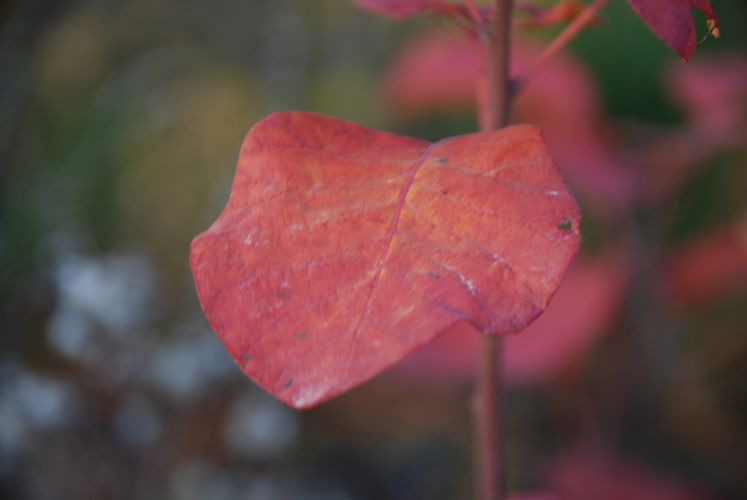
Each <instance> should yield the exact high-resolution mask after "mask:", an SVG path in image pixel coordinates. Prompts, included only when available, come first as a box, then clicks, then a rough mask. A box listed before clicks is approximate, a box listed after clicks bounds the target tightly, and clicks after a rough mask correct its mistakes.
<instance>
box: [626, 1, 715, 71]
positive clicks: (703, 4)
mask: <svg viewBox="0 0 747 500" xmlns="http://www.w3.org/2000/svg"><path fill="white" fill-rule="evenodd" d="M628 3H630V5H631V7H633V10H634V11H635V12H636V14H638V16H639V17H640V18H641V19H643V21H644V22H645V23H646V24H647V25H648V27H649V28H651V31H653V32H654V34H656V36H658V37H659V38H660V39H661V40H662V41H663V42H664V43H665V44H666V45H667V46H669V48H671V49H672V50H674V51H675V52H677V54H679V55H680V57H682V59H684V60H685V61H688V60H689V59H690V58H691V57H692V55H693V53H694V52H695V44H696V35H695V24H694V23H693V17H692V14H691V13H690V9H693V8H694V9H698V10H699V11H701V12H702V13H703V14H704V15H705V16H706V19H707V25H708V30H709V33H710V34H711V35H713V37H714V38H718V36H719V27H718V20H717V19H716V13H715V12H714V10H713V6H711V2H710V0H628Z"/></svg>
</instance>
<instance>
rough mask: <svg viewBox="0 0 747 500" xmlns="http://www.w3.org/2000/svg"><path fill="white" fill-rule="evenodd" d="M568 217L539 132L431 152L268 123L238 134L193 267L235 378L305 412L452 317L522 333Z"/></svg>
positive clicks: (455, 143)
mask: <svg viewBox="0 0 747 500" xmlns="http://www.w3.org/2000/svg"><path fill="white" fill-rule="evenodd" d="M579 217H580V216H579V210H578V207H577V206H576V202H575V201H574V199H573V197H572V196H571V194H570V193H569V192H568V190H567V188H566V186H565V184H564V183H563V181H562V179H561V178H560V175H559V174H558V172H557V170H556V168H555V166H554V165H553V162H552V160H551V158H550V156H549V154H548V152H547V147H546V145H545V142H544V140H543V138H542V135H541V133H540V132H539V130H538V129H536V128H535V127H532V126H527V125H521V126H514V127H509V128H505V129H503V130H500V131H496V132H484V133H476V134H471V135H466V136H461V137H455V138H449V139H444V140H442V141H440V142H437V143H434V144H430V143H427V142H423V141H420V140H417V139H411V138H407V137H401V136H396V135H392V134H388V133H384V132H377V131H374V130H370V129H366V128H364V127H361V126H359V125H355V124H352V123H347V122H343V121H338V120H335V119H332V118H328V117H324V116H321V115H316V114H311V113H300V112H290V113H278V114H274V115H271V116H269V117H267V118H266V119H264V120H263V121H261V122H260V123H258V124H257V125H255V127H254V128H253V129H252V130H251V131H250V132H249V135H248V136H247V138H246V140H245V141H244V145H243V146H242V149H241V155H240V158H239V162H238V167H237V172H236V177H235V180H234V185H233V189H232V192H231V196H230V199H229V201H228V205H227V206H226V208H225V210H224V211H223V213H222V214H221V215H220V217H219V218H218V220H217V221H216V222H215V223H214V224H213V225H212V227H211V228H210V229H209V230H208V231H206V232H205V233H203V234H201V235H199V236H198V237H197V238H195V240H194V241H193V243H192V248H191V265H192V271H193V274H194V277H195V282H196V285H197V292H198V295H199V297H200V301H201V304H202V307H203V309H204V311H205V313H206V315H207V317H208V320H209V321H210V324H211V326H212V327H213V329H214V330H215V331H216V332H217V334H218V335H219V337H220V338H221V340H222V341H223V342H224V344H225V345H226V347H227V348H228V350H229V351H230V353H231V354H232V356H233V358H234V359H235V360H236V361H237V362H238V363H239V365H240V366H241V368H242V369H243V371H244V372H245V373H246V374H247V375H248V376H250V377H251V378H252V379H254V380H255V381H256V382H257V383H259V384H260V385H261V386H262V387H264V388H265V389H266V390H267V391H268V392H270V393H271V394H273V395H274V396H276V397H277V398H278V399H280V400H282V401H284V402H285V403H287V404H288V405H290V406H293V407H295V408H308V407H311V406H314V405H316V404H318V403H320V402H322V401H325V400H327V399H329V398H331V397H334V396H335V395H338V394H340V393H342V392H344V391H346V390H348V389H350V388H352V387H354V386H356V385H359V384H361V383H362V382H364V381H366V380H368V379H370V378H371V377H373V376H374V375H376V374H378V373H379V372H381V371H382V370H384V369H385V368H387V367H388V366H390V365H392V364H393V363H395V362H397V361H398V360H400V359H401V358H402V357H403V356H405V355H407V354H408V353H410V352H411V351H412V350H414V349H416V348H417V347H420V346H421V345H422V344H424V343H426V342H428V341H430V340H431V339H432V338H433V337H434V336H436V335H437V334H438V333H440V332H441V331H443V330H445V329H446V328H448V327H450V326H451V325H453V324H455V323H457V322H459V321H465V320H466V321H470V322H472V323H473V324H474V325H475V327H476V328H477V329H478V330H479V331H482V332H485V333H488V334H500V333H511V332H516V331H519V330H522V329H523V328H525V327H526V326H527V324H529V322H531V321H532V320H533V319H534V318H535V317H536V316H537V315H538V314H539V313H540V312H541V311H542V310H543V309H544V308H545V307H546V306H547V304H548V302H549V300H550V298H551V296H552V294H553V293H554V292H555V289H556V288H557V286H558V284H559V283H560V280H561V278H562V276H563V274H564V272H565V269H566V267H567V265H568V263H569V261H570V259H571V258H572V257H573V255H574V254H575V253H576V251H577V249H578V245H579V233H578V224H579Z"/></svg>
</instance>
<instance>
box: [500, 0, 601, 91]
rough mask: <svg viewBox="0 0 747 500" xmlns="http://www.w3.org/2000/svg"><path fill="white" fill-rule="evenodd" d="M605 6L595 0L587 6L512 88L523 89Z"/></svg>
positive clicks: (598, 0)
mask: <svg viewBox="0 0 747 500" xmlns="http://www.w3.org/2000/svg"><path fill="white" fill-rule="evenodd" d="M606 4H607V0H595V2H594V3H593V4H591V5H588V6H587V7H586V8H585V9H584V10H583V12H581V14H579V15H578V16H576V18H575V19H574V20H573V21H572V22H571V23H570V24H569V25H568V26H566V27H565V29H564V30H563V31H561V32H560V34H559V35H558V36H557V37H555V39H554V40H553V41H552V42H550V45H548V46H547V47H545V50H544V51H542V54H540V55H539V57H538V58H537V60H536V61H534V62H533V63H532V65H531V66H529V67H528V68H527V69H526V70H525V71H524V74H523V75H521V77H520V78H518V79H517V81H516V83H515V85H514V87H515V88H516V89H517V90H518V89H520V88H521V87H523V86H524V85H525V84H526V82H527V81H529V80H531V79H532V78H533V77H534V76H535V75H536V74H537V72H538V71H539V70H540V69H542V67H543V66H545V65H546V64H547V63H548V62H549V61H551V60H552V59H553V58H555V56H557V55H558V54H559V53H560V52H561V51H562V50H563V49H565V48H566V47H567V46H568V44H569V43H570V42H571V40H573V39H574V38H575V37H576V35H578V34H579V33H580V32H581V30H583V29H584V28H585V27H586V26H587V25H588V24H589V23H590V22H591V21H593V20H594V18H595V17H596V16H597V14H599V11H600V10H602V7H604V6H605V5H606Z"/></svg>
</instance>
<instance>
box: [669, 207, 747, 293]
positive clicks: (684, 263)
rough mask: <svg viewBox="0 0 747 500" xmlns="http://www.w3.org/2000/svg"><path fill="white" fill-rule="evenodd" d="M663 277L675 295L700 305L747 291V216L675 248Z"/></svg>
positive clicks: (670, 291)
mask: <svg viewBox="0 0 747 500" xmlns="http://www.w3.org/2000/svg"><path fill="white" fill-rule="evenodd" d="M662 269H663V271H662V275H661V281H662V285H663V287H664V289H665V291H666V292H667V293H668V294H669V296H670V297H672V299H673V300H674V301H675V302H676V303H678V304H680V305H684V306H697V305H699V304H703V303H706V302H710V301H715V300H719V299H723V298H724V297H725V296H729V295H732V294H735V293H739V292H745V291H747V219H746V220H741V221H739V222H737V223H734V224H731V225H727V226H724V227H721V228H718V229H715V230H712V231H711V232H709V233H707V234H704V235H701V236H698V237H697V238H695V239H693V240H692V241H690V242H688V243H685V244H684V245H682V246H681V247H680V248H679V249H676V250H675V251H673V252H672V254H670V255H669V256H668V257H667V258H666V259H665V261H664V263H663V265H662Z"/></svg>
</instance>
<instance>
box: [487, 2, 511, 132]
mask: <svg viewBox="0 0 747 500" xmlns="http://www.w3.org/2000/svg"><path fill="white" fill-rule="evenodd" d="M512 13H513V0H496V2H495V15H494V17H493V26H492V30H491V32H490V40H489V42H490V50H489V54H490V61H489V62H488V64H489V78H490V81H489V89H488V116H487V129H488V130H496V129H499V128H501V127H505V126H506V125H508V122H509V117H510V115H511V88H510V83H511V74H510V59H509V58H510V48H511V14H512Z"/></svg>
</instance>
